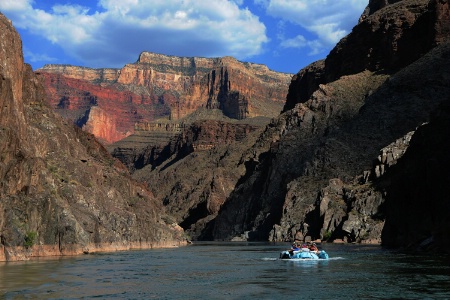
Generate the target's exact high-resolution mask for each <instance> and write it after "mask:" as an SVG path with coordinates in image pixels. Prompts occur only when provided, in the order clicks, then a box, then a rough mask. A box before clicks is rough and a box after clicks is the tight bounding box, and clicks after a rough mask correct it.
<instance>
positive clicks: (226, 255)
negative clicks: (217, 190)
mask: <svg viewBox="0 0 450 300" xmlns="http://www.w3.org/2000/svg"><path fill="white" fill-rule="evenodd" d="M288 247H289V245H288V244H286V243H283V244H271V243H213V242H210V243H207V242H201V243H194V244H193V245H190V246H187V247H182V248H176V249H155V250H146V251H126V252H116V253H97V254H89V255H83V256H77V257H66V258H60V259H39V260H32V261H27V262H7V263H0V298H2V299H92V298H97V299H250V298H254V299H293V298H294V299H340V298H342V299H393V298H395V299H450V260H449V257H448V256H446V257H442V256H435V255H430V254H425V253H423V254H420V255H418V254H415V255H412V254H404V253H399V252H396V251H392V250H386V249H383V248H382V247H380V246H364V245H340V244H323V245H322V248H323V249H324V250H326V251H327V253H328V254H329V255H330V260H328V261H289V260H280V259H278V256H279V253H280V251H282V250H285V249H286V248H288Z"/></svg>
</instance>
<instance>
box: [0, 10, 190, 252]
mask: <svg viewBox="0 0 450 300" xmlns="http://www.w3.org/2000/svg"><path fill="white" fill-rule="evenodd" d="M42 79H43V77H38V76H36V75H35V74H34V73H33V71H32V69H31V67H30V66H29V65H26V64H24V61H23V55H22V45H21V40H20V36H19V34H18V33H17V32H16V30H15V29H14V27H13V26H12V24H11V22H10V21H9V20H8V19H6V18H5V17H4V16H3V15H2V14H0V182H1V184H0V261H5V260H6V261H13V260H26V259H30V258H32V257H37V256H62V255H75V254H81V253H90V252H95V251H104V250H105V251H111V250H125V249H132V248H152V247H161V246H177V245H183V244H185V243H186V240H185V238H184V235H183V230H182V229H181V228H180V227H179V226H178V225H177V224H176V223H174V221H173V219H172V218H171V217H169V216H167V215H166V213H165V210H164V208H163V206H162V205H161V204H159V203H158V202H156V201H155V198H154V196H153V195H152V193H151V192H150V191H148V190H147V189H146V188H145V187H143V186H142V185H140V184H137V183H136V182H135V181H133V180H132V179H131V178H130V176H129V173H128V171H127V170H126V169H125V167H124V166H123V165H122V164H121V163H120V162H118V161H117V160H115V159H114V158H113V157H112V156H110V155H109V153H108V152H107V151H106V149H105V148H104V147H103V146H102V145H101V144H100V143H99V142H98V141H97V140H96V139H95V137H94V136H93V135H92V134H89V133H86V132H83V131H82V130H81V129H79V128H78V127H75V126H74V125H73V124H72V123H70V122H67V121H66V120H64V119H62V118H61V117H60V116H58V115H57V114H56V113H55V112H54V111H53V109H52V108H51V107H50V106H49V105H48V102H47V99H46V97H47V94H46V92H45V90H44V88H43V85H42V81H41V80H42ZM44 79H45V78H44ZM81 98H82V97H80V99H81ZM80 102H82V101H80ZM96 113H98V115H99V118H103V119H104V118H105V117H104V116H103V115H102V113H101V112H98V111H97V112H96ZM104 120H106V121H108V119H104ZM108 122H109V121H108ZM94 125H95V124H94Z"/></svg>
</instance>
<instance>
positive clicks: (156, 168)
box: [133, 120, 265, 239]
mask: <svg viewBox="0 0 450 300" xmlns="http://www.w3.org/2000/svg"><path fill="white" fill-rule="evenodd" d="M259 122H261V123H262V124H265V121H264V120H260V121H259ZM262 124H258V123H256V122H255V123H252V124H248V123H243V121H240V122H237V121H235V122H230V121H228V122H227V121H223V120H221V121H219V120H203V121H196V122H193V123H192V124H191V125H190V126H188V127H186V128H184V130H183V131H182V132H181V134H179V135H178V136H177V137H175V138H174V139H172V141H171V142H170V143H168V145H167V146H166V147H164V149H163V150H162V151H161V152H159V155H155V152H156V151H154V150H155V149H154V148H153V147H148V148H146V149H144V151H141V156H139V159H136V160H135V162H136V163H142V162H145V163H144V164H143V165H141V166H137V165H135V168H136V169H137V170H136V171H135V172H134V173H133V178H135V179H137V180H139V181H142V182H145V183H146V184H147V185H148V187H149V188H150V189H151V190H152V191H153V193H154V195H155V196H156V197H157V198H158V199H160V201H161V202H162V203H163V204H164V205H165V207H166V209H167V210H168V211H169V212H170V213H171V215H173V216H175V218H176V220H177V222H179V223H180V225H181V226H182V227H183V229H185V231H186V233H187V234H189V236H190V238H192V239H198V238H199V235H201V234H203V235H204V233H202V230H203V229H204V227H205V224H206V223H207V222H209V221H211V220H213V219H214V218H215V217H216V215H217V213H218V212H219V210H220V207H221V206H222V204H223V203H224V202H225V200H226V199H227V198H228V196H229V194H230V193H231V192H232V191H233V189H234V187H235V185H236V183H237V182H238V180H239V178H240V177H241V176H243V175H244V171H245V168H244V167H243V166H238V167H236V166H237V165H238V162H239V159H240V157H241V153H242V152H243V151H244V149H246V148H248V147H250V145H251V143H253V142H254V141H255V139H256V137H257V135H258V133H259V132H260V131H261V130H262V129H263V128H264V126H263V125H262Z"/></svg>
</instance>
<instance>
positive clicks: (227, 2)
mask: <svg viewBox="0 0 450 300" xmlns="http://www.w3.org/2000/svg"><path fill="white" fill-rule="evenodd" d="M368 1H369V0H0V12H2V13H3V14H4V15H5V16H6V17H7V18H9V19H10V20H11V21H12V22H13V25H14V26H15V27H16V29H17V30H18V32H19V33H20V35H21V37H22V43H23V51H24V58H25V62H27V63H29V64H31V66H32V67H33V69H34V70H36V69H38V68H41V67H42V66H44V65H45V64H70V65H74V66H84V67H90V68H121V67H123V66H124V65H125V64H127V63H134V62H136V60H137V59H138V57H139V54H140V53H141V52H143V51H149V52H155V53H160V54H165V55H175V56H182V57H194V56H197V57H222V56H233V57H235V58H237V59H238V60H240V61H246V62H252V63H258V64H264V65H267V66H268V67H269V68H270V69H272V70H274V71H279V72H285V73H297V72H298V71H299V70H300V69H302V68H304V67H305V66H307V65H308V64H310V63H312V62H314V61H317V60H319V59H323V58H325V57H326V56H327V55H328V53H329V52H330V50H331V49H332V48H333V47H334V46H335V45H336V43H337V42H338V41H339V40H340V39H341V38H342V37H344V36H345V35H347V34H348V33H350V32H351V30H352V28H353V27H354V26H355V25H356V24H357V22H358V19H359V17H360V16H361V14H362V12H363V11H364V8H365V7H366V6H367V4H368Z"/></svg>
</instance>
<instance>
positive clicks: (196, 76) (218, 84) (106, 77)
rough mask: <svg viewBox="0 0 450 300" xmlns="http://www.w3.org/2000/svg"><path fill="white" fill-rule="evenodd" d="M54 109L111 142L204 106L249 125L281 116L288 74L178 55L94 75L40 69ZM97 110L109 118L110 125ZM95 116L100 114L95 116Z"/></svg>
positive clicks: (150, 57) (144, 56)
mask: <svg viewBox="0 0 450 300" xmlns="http://www.w3.org/2000/svg"><path fill="white" fill-rule="evenodd" d="M36 72H37V73H38V74H39V75H40V76H41V77H43V78H44V86H45V88H46V91H47V94H48V97H49V99H50V103H51V105H52V107H54V108H55V109H56V111H57V112H58V113H60V114H61V115H62V116H63V117H65V118H67V119H71V120H73V121H74V122H75V123H76V124H77V125H78V126H80V127H84V126H85V125H86V124H87V123H88V122H89V125H87V126H85V127H84V128H85V129H86V130H87V131H88V132H90V133H93V134H94V135H95V136H96V137H97V138H99V139H100V140H102V141H103V142H104V143H105V144H108V143H113V142H116V141H118V140H120V139H122V138H124V137H126V136H129V135H131V134H133V133H134V128H135V124H136V123H140V122H144V123H148V122H153V121H156V122H158V121H157V120H158V119H170V120H179V121H180V122H183V120H182V119H184V118H185V117H187V116H188V115H190V114H192V113H193V112H195V111H196V110H198V109H199V108H208V109H219V110H221V111H222V113H223V114H224V115H225V116H228V117H230V118H233V119H245V118H249V117H256V116H267V117H275V116H277V115H278V114H279V112H280V111H281V108H282V105H283V103H284V101H285V98H286V93H287V88H288V84H289V81H290V78H291V75H290V74H284V73H278V72H274V71H271V70H269V69H268V68H267V67H266V66H263V65H258V64H252V63H244V62H239V61H237V60H236V59H234V58H232V57H223V58H197V57H190V58H186V57H175V56H166V55H161V54H155V53H149V52H143V53H141V55H140V56H139V59H138V61H137V62H136V63H133V64H127V65H125V66H124V67H123V68H122V69H89V68H84V67H74V66H67V65H46V66H44V67H43V68H42V69H39V70H37V71H36ZM93 106H98V107H99V108H100V109H101V111H103V112H105V114H108V115H109V120H110V121H111V122H108V123H106V124H103V127H105V126H111V128H101V129H99V128H95V127H93V125H95V124H99V125H98V126H100V124H101V122H102V120H96V118H97V117H99V116H101V115H99V114H98V111H99V110H91V108H92V107H93ZM94 112H95V114H94Z"/></svg>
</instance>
